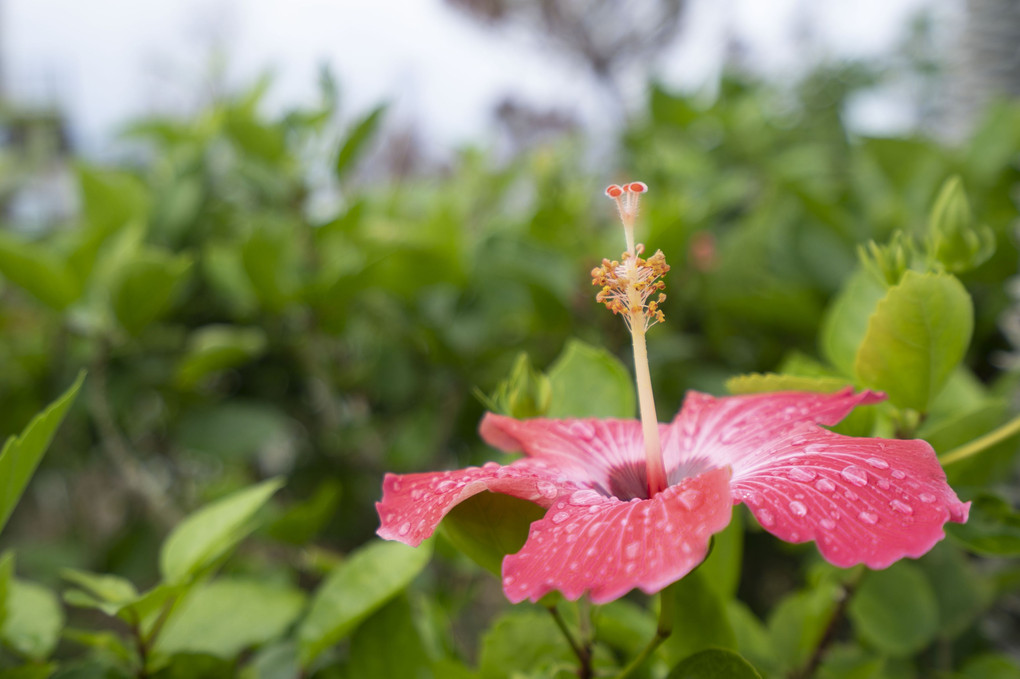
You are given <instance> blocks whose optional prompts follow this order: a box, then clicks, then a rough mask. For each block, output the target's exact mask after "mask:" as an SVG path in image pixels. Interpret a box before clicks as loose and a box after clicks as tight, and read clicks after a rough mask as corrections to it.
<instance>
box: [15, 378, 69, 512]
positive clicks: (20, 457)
mask: <svg viewBox="0 0 1020 679" xmlns="http://www.w3.org/2000/svg"><path fill="white" fill-rule="evenodd" d="M84 379H85V373H81V374H79V375H78V379H77V380H75V382H74V384H72V385H71V388H70V389H68V390H67V391H65V392H64V394H63V395H62V396H61V397H60V398H58V399H57V400H56V401H54V402H53V403H51V404H50V405H49V407H48V408H46V410H44V411H43V412H41V413H40V414H38V415H36V416H35V417H34V418H33V419H32V421H31V422H29V423H28V426H27V427H25V429H24V431H22V432H21V435H20V436H17V437H15V436H12V437H10V438H9V439H7V442H6V443H5V444H4V447H3V450H2V451H0V531H2V530H3V527H4V526H5V525H7V519H9V518H10V516H11V512H13V511H14V507H15V505H17V504H18V500H19V499H20V498H21V494H22V493H23V492H25V486H27V485H28V480H29V479H30V478H32V473H33V472H34V471H35V468H36V467H37V466H38V465H39V461H40V460H42V456H43V453H45V452H46V448H48V447H49V445H50V441H51V440H53V434H54V433H56V431H57V427H58V426H60V422H61V421H62V420H63V419H64V415H65V414H66V413H67V409H68V408H70V407H71V404H72V403H73V402H74V398H75V396H77V395H78V390H79V389H80V388H81V384H82V382H83V381H84Z"/></svg>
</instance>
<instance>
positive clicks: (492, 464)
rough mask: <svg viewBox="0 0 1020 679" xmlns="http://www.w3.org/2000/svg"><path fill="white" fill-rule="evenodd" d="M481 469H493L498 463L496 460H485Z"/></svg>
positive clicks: (497, 467)
mask: <svg viewBox="0 0 1020 679" xmlns="http://www.w3.org/2000/svg"><path fill="white" fill-rule="evenodd" d="M482 469H488V470H490V471H491V470H493V469H499V463H498V462H486V463H485V464H483V465H482Z"/></svg>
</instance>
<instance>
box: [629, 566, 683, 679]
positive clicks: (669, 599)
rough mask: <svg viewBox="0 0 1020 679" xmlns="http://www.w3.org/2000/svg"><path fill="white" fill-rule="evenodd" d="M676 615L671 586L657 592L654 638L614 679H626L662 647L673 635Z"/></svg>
mask: <svg viewBox="0 0 1020 679" xmlns="http://www.w3.org/2000/svg"><path fill="white" fill-rule="evenodd" d="M674 615H676V601H675V599H674V597H673V585H670V586H669V587H667V588H666V589H664V590H662V591H661V592H659V624H658V626H657V627H656V628H655V636H654V637H652V640H651V641H649V642H648V645H647V646H645V647H644V648H643V649H642V650H641V653H639V654H638V656H637V657H636V658H634V660H632V661H631V663H630V664H629V665H627V666H626V667H624V668H623V670H622V671H621V672H620V673H619V674H618V675H616V679H626V677H629V676H630V675H631V674H633V673H634V671H635V670H637V669H638V668H639V667H641V665H643V664H644V663H645V661H646V660H648V658H649V656H651V655H652V653H654V652H655V649H657V648H658V647H659V646H661V645H662V642H664V641H665V640H666V639H668V638H669V635H670V634H672V633H673V617H674Z"/></svg>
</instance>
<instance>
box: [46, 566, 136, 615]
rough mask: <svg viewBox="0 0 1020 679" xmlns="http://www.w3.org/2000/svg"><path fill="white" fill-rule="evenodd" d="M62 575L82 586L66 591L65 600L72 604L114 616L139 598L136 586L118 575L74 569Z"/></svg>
mask: <svg viewBox="0 0 1020 679" xmlns="http://www.w3.org/2000/svg"><path fill="white" fill-rule="evenodd" d="M62 575H63V577H64V579H65V580H67V581H69V582H72V583H74V584H76V585H78V586H79V587H81V588H82V589H81V590H75V589H72V590H68V591H67V592H65V593H64V600H65V601H67V603H69V604H71V605H72V606H80V607H88V608H98V609H99V610H101V611H103V612H104V613H106V614H107V615H111V616H112V615H117V613H118V612H120V610H121V609H122V608H123V607H124V606H126V605H128V604H130V603H133V602H135V601H137V600H138V591H137V590H136V589H135V586H134V585H133V584H131V582H129V581H128V580H125V579H124V578H122V577H120V576H118V575H102V574H98V573H88V572H86V571H79V570H73V569H67V570H65V571H64V572H63V573H62ZM82 590H84V591H82Z"/></svg>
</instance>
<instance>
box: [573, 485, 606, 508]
mask: <svg viewBox="0 0 1020 679" xmlns="http://www.w3.org/2000/svg"><path fill="white" fill-rule="evenodd" d="M601 502H602V496H601V495H599V494H598V493H597V492H595V491H594V490H587V489H586V490H577V491H574V493H573V494H572V495H571V496H570V504H572V505H580V506H582V507H585V506H588V505H594V504H596V503H601Z"/></svg>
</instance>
